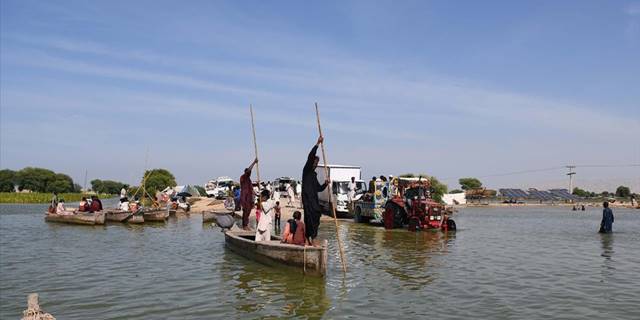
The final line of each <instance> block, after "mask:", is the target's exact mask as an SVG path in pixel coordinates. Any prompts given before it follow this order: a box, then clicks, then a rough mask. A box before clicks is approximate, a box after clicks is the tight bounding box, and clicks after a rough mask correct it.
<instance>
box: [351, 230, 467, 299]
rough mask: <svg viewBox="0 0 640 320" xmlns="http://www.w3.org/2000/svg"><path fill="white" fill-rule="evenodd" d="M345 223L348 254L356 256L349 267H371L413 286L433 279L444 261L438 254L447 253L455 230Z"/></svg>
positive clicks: (411, 287) (420, 286)
mask: <svg viewBox="0 0 640 320" xmlns="http://www.w3.org/2000/svg"><path fill="white" fill-rule="evenodd" d="M348 227H349V229H350V230H349V232H348V233H347V234H348V240H347V241H346V242H347V243H349V251H350V253H349V255H350V256H349V257H350V258H351V259H353V258H356V259H357V260H356V262H355V265H354V266H352V270H353V268H354V267H355V268H356V269H357V268H372V267H373V268H374V270H378V271H381V272H384V273H386V274H387V275H390V276H391V277H392V278H395V279H398V280H400V281H402V282H403V283H404V285H405V286H406V287H407V288H409V289H414V290H417V289H421V288H422V287H423V286H424V285H427V284H429V283H431V282H433V281H434V280H435V278H436V277H437V276H438V274H437V271H436V270H437V269H438V267H440V265H441V264H442V263H444V262H442V261H444V259H440V258H438V256H441V255H445V254H447V253H448V251H449V247H450V246H452V245H454V243H455V238H456V233H455V232H449V233H443V232H440V231H421V232H408V231H407V230H403V229H396V230H385V229H383V228H380V227H373V226H368V225H363V224H349V225H348ZM352 264H353V263H352Z"/></svg>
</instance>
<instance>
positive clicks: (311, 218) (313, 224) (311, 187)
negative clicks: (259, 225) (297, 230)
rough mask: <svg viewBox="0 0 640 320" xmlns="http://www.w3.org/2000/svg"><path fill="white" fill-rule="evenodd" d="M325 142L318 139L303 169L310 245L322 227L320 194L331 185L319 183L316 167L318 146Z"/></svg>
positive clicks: (303, 190) (303, 204)
mask: <svg viewBox="0 0 640 320" xmlns="http://www.w3.org/2000/svg"><path fill="white" fill-rule="evenodd" d="M322 141H324V138H323V137H322V136H320V137H318V141H317V142H316V145H315V146H313V148H311V152H309V155H308V157H307V162H306V163H305V165H304V169H302V206H303V208H304V224H305V227H306V230H305V234H306V236H307V239H308V241H309V244H310V245H315V243H314V239H315V238H316V237H317V236H318V227H319V226H320V216H321V215H322V206H320V202H319V200H318V193H319V192H322V191H323V190H324V189H325V188H326V187H327V186H328V185H329V183H330V181H329V180H326V181H325V182H324V184H320V183H318V175H317V174H316V167H317V166H318V161H319V160H320V158H318V156H316V152H317V151H318V145H320V144H321V143H322Z"/></svg>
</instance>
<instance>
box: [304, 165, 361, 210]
mask: <svg viewBox="0 0 640 320" xmlns="http://www.w3.org/2000/svg"><path fill="white" fill-rule="evenodd" d="M327 169H328V170H329V177H330V178H331V188H329V187H327V188H326V189H325V190H324V191H323V192H320V193H319V194H318V200H320V204H321V205H322V206H323V207H324V208H325V210H327V211H331V207H330V206H329V189H331V191H332V193H333V194H332V195H331V202H333V205H334V207H335V208H336V212H337V213H340V214H341V215H347V216H349V215H350V214H351V213H350V212H349V197H348V194H349V182H351V177H354V178H356V179H355V181H356V195H355V198H354V200H357V199H360V197H362V195H363V194H364V193H365V192H366V184H365V182H364V181H363V180H362V176H361V174H362V173H361V169H360V167H359V166H346V165H335V164H330V165H327ZM316 173H317V174H318V182H319V183H323V182H324V181H325V180H326V179H325V173H324V164H318V167H317V168H316Z"/></svg>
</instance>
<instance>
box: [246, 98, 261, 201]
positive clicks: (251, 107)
mask: <svg viewBox="0 0 640 320" xmlns="http://www.w3.org/2000/svg"><path fill="white" fill-rule="evenodd" d="M249 111H251V131H252V132H253V151H254V153H255V155H256V159H258V143H256V125H255V123H254V121H253V105H249ZM256 175H257V176H258V191H260V189H261V188H260V164H258V163H256Z"/></svg>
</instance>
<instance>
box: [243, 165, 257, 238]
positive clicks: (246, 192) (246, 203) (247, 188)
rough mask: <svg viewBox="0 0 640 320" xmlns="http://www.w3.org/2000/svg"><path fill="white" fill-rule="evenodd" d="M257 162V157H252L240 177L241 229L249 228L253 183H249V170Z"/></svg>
mask: <svg viewBox="0 0 640 320" xmlns="http://www.w3.org/2000/svg"><path fill="white" fill-rule="evenodd" d="M256 163H258V158H256V159H254V160H253V162H252V163H251V165H249V167H248V168H246V169H244V174H243V175H242V176H241V177H240V206H241V207H242V229H244V230H250V229H249V215H250V214H251V209H253V185H252V184H251V170H252V169H253V166H255V165H256Z"/></svg>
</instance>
